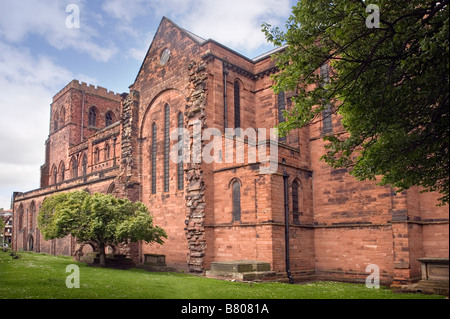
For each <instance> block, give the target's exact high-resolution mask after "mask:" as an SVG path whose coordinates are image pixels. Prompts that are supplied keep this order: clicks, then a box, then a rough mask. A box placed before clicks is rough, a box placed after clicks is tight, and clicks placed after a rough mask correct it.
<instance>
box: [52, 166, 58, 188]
mask: <svg viewBox="0 0 450 319" xmlns="http://www.w3.org/2000/svg"><path fill="white" fill-rule="evenodd" d="M52 178H53V184H56V183H58V169H57V168H56V166H53V168H52Z"/></svg>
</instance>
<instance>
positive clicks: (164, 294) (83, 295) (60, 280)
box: [0, 251, 444, 299]
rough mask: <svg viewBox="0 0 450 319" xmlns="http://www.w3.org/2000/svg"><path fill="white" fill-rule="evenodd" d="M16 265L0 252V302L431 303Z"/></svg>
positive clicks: (51, 262) (368, 293)
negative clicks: (73, 284)
mask: <svg viewBox="0 0 450 319" xmlns="http://www.w3.org/2000/svg"><path fill="white" fill-rule="evenodd" d="M18 255H19V256H20V258H19V259H13V258H12V257H11V256H10V255H9V253H4V252H1V251H0V299H18V298H19V299H342V298H344V299H397V298H401V299H410V298H418V299H425V298H435V299H439V298H440V299H442V298H444V297H443V296H432V295H422V294H399V293H394V292H393V291H391V290H389V289H386V288H380V289H378V290H375V289H368V288H366V287H365V285H363V284H348V283H337V282H315V283H308V284H301V285H288V284H283V283H253V284H252V283H239V282H231V281H222V280H216V279H210V278H205V277H199V276H193V275H188V274H181V273H151V272H147V271H145V270H141V269H131V270H116V269H107V268H96V267H88V266H86V265H85V264H83V263H77V262H74V261H73V260H72V259H71V258H70V257H62V256H60V257H55V256H50V255H46V254H35V253H28V252H19V253H18ZM70 264H76V265H78V266H79V270H80V288H79V289H75V288H74V289H68V288H67V287H66V277H67V276H69V275H70V273H66V267H67V265H70Z"/></svg>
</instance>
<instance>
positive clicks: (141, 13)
mask: <svg viewBox="0 0 450 319" xmlns="http://www.w3.org/2000/svg"><path fill="white" fill-rule="evenodd" d="M295 4H296V1H295V0H226V1H224V0H103V1H102V0H95V1H93V0H20V1H17V0H0V110H1V115H0V208H5V209H9V207H10V203H11V196H12V193H13V192H14V191H17V192H26V191H30V190H34V189H37V188H39V187H40V185H39V184H40V166H41V165H43V164H44V161H45V156H44V155H45V154H44V151H45V147H44V143H45V140H46V139H47V138H48V134H49V123H50V122H49V120H50V104H51V102H52V98H53V96H54V95H55V94H56V93H57V92H58V91H60V90H61V89H62V88H63V87H64V86H66V84H68V83H69V82H70V81H71V80H73V79H77V80H79V81H83V82H86V83H89V84H93V85H99V86H102V87H105V88H107V89H108V90H110V91H113V92H116V93H122V92H128V87H129V86H130V85H131V84H132V83H133V82H134V79H135V78H136V75H137V72H138V71H139V68H140V66H141V64H142V61H143V59H144V57H145V54H146V52H147V50H148V48H149V46H150V44H151V41H152V39H153V37H154V35H155V32H156V30H157V28H158V26H159V23H160V22H161V19H162V18H163V16H165V17H167V18H169V19H171V20H172V21H173V22H175V23H176V24H178V25H179V26H180V27H182V28H184V29H187V30H189V31H191V32H193V33H195V34H197V35H198V36H200V37H202V38H204V39H210V38H211V39H214V40H216V41H218V42H220V43H222V44H224V45H226V46H228V47H229V48H231V49H233V50H235V51H237V52H239V53H241V54H243V55H245V56H247V57H249V58H254V57H256V56H258V55H260V54H263V53H265V52H268V51H270V50H271V49H273V46H272V45H271V44H268V43H267V41H266V39H265V37H264V34H263V33H262V32H261V24H262V23H264V22H266V23H269V24H271V25H273V26H278V27H280V28H283V26H284V25H285V24H286V21H287V20H288V18H289V16H290V14H291V10H292V6H294V5H295ZM74 5H75V6H74ZM74 7H76V8H78V9H79V15H78V17H79V20H78V21H79V28H76V27H73V26H76V25H74V23H75V22H76V21H77V20H75V19H74V18H75V16H76V14H77V12H76V10H74ZM68 26H69V27H68Z"/></svg>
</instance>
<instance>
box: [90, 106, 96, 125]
mask: <svg viewBox="0 0 450 319" xmlns="http://www.w3.org/2000/svg"><path fill="white" fill-rule="evenodd" d="M89 126H91V127H97V111H96V110H95V107H94V106H93V107H91V108H90V109H89Z"/></svg>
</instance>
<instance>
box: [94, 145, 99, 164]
mask: <svg viewBox="0 0 450 319" xmlns="http://www.w3.org/2000/svg"><path fill="white" fill-rule="evenodd" d="M99 162H100V150H99V149H98V147H96V148H95V150H94V164H98V163H99Z"/></svg>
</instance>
